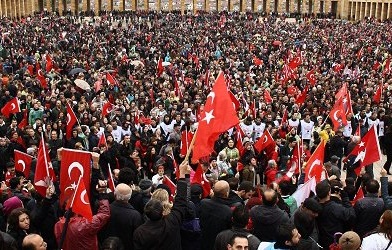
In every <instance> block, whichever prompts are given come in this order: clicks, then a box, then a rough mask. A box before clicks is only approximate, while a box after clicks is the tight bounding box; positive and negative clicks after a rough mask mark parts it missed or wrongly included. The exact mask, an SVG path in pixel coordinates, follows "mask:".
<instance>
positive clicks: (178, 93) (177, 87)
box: [174, 78, 183, 99]
mask: <svg viewBox="0 0 392 250" xmlns="http://www.w3.org/2000/svg"><path fill="white" fill-rule="evenodd" d="M174 91H175V94H176V96H177V97H178V98H179V99H182V97H183V95H182V91H181V88H180V84H179V82H178V81H177V78H174Z"/></svg>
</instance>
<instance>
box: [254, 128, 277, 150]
mask: <svg viewBox="0 0 392 250" xmlns="http://www.w3.org/2000/svg"><path fill="white" fill-rule="evenodd" d="M273 144H275V141H274V139H273V138H272V136H271V134H270V132H269V131H268V129H264V132H263V134H262V135H261V137H260V138H259V139H258V140H257V142H256V143H255V144H254V145H253V147H254V148H255V149H256V150H257V152H259V153H260V152H262V151H263V149H265V148H267V147H268V146H270V145H273Z"/></svg>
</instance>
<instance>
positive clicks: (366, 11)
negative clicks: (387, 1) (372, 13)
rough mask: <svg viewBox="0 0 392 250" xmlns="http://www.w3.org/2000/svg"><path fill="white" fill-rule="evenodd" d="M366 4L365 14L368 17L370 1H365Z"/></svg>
mask: <svg viewBox="0 0 392 250" xmlns="http://www.w3.org/2000/svg"><path fill="white" fill-rule="evenodd" d="M364 4H365V15H364V17H367V16H368V2H364Z"/></svg>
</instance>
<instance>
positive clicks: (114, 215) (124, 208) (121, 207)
mask: <svg viewBox="0 0 392 250" xmlns="http://www.w3.org/2000/svg"><path fill="white" fill-rule="evenodd" d="M114 196H115V201H114V202H113V203H112V204H110V219H109V222H108V224H107V225H106V228H105V229H104V235H105V238H107V237H119V238H120V240H121V241H122V244H123V246H124V249H129V250H132V249H133V232H134V231H135V230H136V228H138V227H139V226H140V225H141V224H142V223H143V220H142V216H141V214H140V213H139V212H138V211H137V210H136V209H135V208H134V207H133V206H132V205H131V204H129V203H128V201H129V199H130V198H131V196H132V189H131V187H130V186H128V185H127V184H124V183H120V184H118V185H117V186H116V189H115V191H114Z"/></svg>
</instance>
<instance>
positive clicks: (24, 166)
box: [17, 160, 26, 172]
mask: <svg viewBox="0 0 392 250" xmlns="http://www.w3.org/2000/svg"><path fill="white" fill-rule="evenodd" d="M17 163H18V164H20V165H22V167H23V170H22V172H24V171H25V169H26V163H25V162H24V160H18V162H17Z"/></svg>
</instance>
